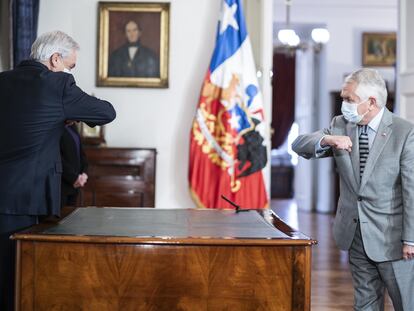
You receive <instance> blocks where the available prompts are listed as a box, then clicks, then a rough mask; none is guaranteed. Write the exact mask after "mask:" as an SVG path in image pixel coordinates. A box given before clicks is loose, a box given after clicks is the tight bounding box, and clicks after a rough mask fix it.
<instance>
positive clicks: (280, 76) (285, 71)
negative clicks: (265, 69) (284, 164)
mask: <svg viewBox="0 0 414 311" xmlns="http://www.w3.org/2000/svg"><path fill="white" fill-rule="evenodd" d="M273 73H274V75H273V81H272V85H273V94H272V110H273V113H272V128H273V135H272V149H276V148H278V147H280V146H281V145H282V144H283V142H284V141H285V139H286V137H287V135H288V134H289V130H290V128H291V126H292V124H293V121H294V120H295V55H294V54H293V55H290V54H287V53H282V52H275V53H274V54H273Z"/></svg>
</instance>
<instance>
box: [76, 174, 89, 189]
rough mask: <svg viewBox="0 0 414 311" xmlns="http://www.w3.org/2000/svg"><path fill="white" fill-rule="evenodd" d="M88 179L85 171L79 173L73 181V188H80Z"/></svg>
mask: <svg viewBox="0 0 414 311" xmlns="http://www.w3.org/2000/svg"><path fill="white" fill-rule="evenodd" d="M87 181H88V175H86V174H85V173H82V174H79V176H78V179H76V181H75V182H74V183H73V188H80V187H83V186H85V184H86V182H87Z"/></svg>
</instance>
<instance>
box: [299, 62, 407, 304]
mask: <svg viewBox="0 0 414 311" xmlns="http://www.w3.org/2000/svg"><path fill="white" fill-rule="evenodd" d="M341 97H342V99H343V102H342V109H341V110H342V113H343V115H340V116H336V117H334V118H333V120H332V123H331V126H330V127H329V128H326V129H323V130H320V131H318V132H315V133H311V134H305V135H300V136H299V137H298V138H297V139H296V140H295V141H294V142H293V145H292V147H293V150H294V151H295V152H297V153H298V154H299V155H300V156H303V157H305V158H307V159H309V158H321V157H327V156H333V157H334V159H335V163H336V166H337V170H338V173H339V177H340V197H339V201H338V209H337V212H336V217H335V222H334V226H333V235H334V238H335V241H336V244H337V245H338V247H339V248H340V249H343V250H348V251H349V264H350V267H351V274H352V278H353V283H354V288H355V295H354V297H355V302H354V309H355V310H357V311H368V310H370V311H382V310H384V291H385V289H387V291H388V293H389V295H390V297H391V299H392V302H393V305H394V309H395V310H396V311H408V310H410V311H411V310H414V295H413V293H414V126H413V124H412V123H410V122H408V121H406V120H403V119H401V118H399V117H397V116H396V115H394V114H392V113H391V112H390V111H389V110H388V109H387V108H386V107H385V103H386V102H387V90H386V88H385V82H384V80H383V79H382V77H381V76H380V75H379V73H378V72H377V71H376V70H373V69H368V68H363V69H360V70H357V71H355V72H353V73H352V74H350V75H349V76H348V77H347V78H346V79H345V83H344V85H343V88H342V92H341Z"/></svg>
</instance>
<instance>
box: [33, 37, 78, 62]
mask: <svg viewBox="0 0 414 311" xmlns="http://www.w3.org/2000/svg"><path fill="white" fill-rule="evenodd" d="M73 50H75V51H78V50H79V44H78V43H77V42H76V41H75V40H73V39H72V37H70V36H69V35H67V34H65V33H64V32H62V31H59V30H56V31H51V32H46V33H44V34H42V35H41V36H40V37H38V38H37V39H36V41H35V42H34V43H33V45H32V51H31V53H30V58H31V59H34V60H36V61H40V62H43V61H47V60H48V59H49V58H50V57H51V56H52V55H53V54H54V53H58V54H60V55H61V56H62V57H63V58H65V57H67V56H69V54H70V53H71V52H72V51H73Z"/></svg>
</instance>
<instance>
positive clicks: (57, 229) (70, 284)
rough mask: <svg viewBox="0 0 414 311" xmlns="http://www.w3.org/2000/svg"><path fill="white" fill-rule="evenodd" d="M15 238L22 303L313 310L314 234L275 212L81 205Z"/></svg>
mask: <svg viewBox="0 0 414 311" xmlns="http://www.w3.org/2000/svg"><path fill="white" fill-rule="evenodd" d="M13 239H16V240H17V270H16V271H17V272H16V273H17V277H16V306H17V310H24V311H26V310H88V311H91V310H99V311H104V310H108V311H109V310H111V311H113V310H122V311H124V310H168V311H170V310H197V311H203V310H206V311H207V310H212V311H219V310H237V311H241V310H263V311H265V310H266V311H269V310H295V311H298V310H310V272H311V246H312V244H314V243H315V241H313V240H312V239H310V238H308V237H306V236H304V235H303V234H301V233H299V232H297V231H295V230H293V229H292V228H290V227H289V226H287V225H286V224H285V223H283V222H282V221H281V220H280V219H279V218H278V217H277V216H276V215H275V214H273V213H271V212H269V211H266V212H264V213H261V214H259V213H258V212H255V211H250V212H241V213H235V212H234V211H219V210H160V209H142V208H137V209H131V208H127V209H122V208H116V209H115V208H80V209H77V210H75V212H74V213H72V214H71V215H69V216H68V217H66V218H65V219H64V220H63V221H61V222H60V223H59V224H53V225H50V226H49V227H47V226H45V225H38V226H35V227H33V228H31V229H29V230H26V231H24V232H21V233H18V234H15V235H14V236H13Z"/></svg>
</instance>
